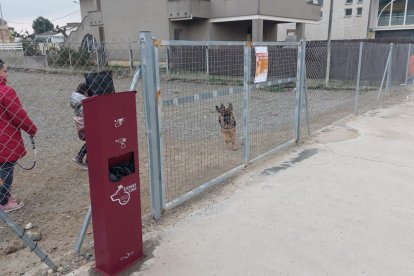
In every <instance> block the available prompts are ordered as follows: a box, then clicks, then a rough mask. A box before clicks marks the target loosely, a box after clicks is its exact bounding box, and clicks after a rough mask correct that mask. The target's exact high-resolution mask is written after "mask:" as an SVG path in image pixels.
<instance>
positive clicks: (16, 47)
mask: <svg viewBox="0 0 414 276" xmlns="http://www.w3.org/2000/svg"><path fill="white" fill-rule="evenodd" d="M0 49H13V50H21V49H23V43H0Z"/></svg>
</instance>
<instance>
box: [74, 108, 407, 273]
mask: <svg viewBox="0 0 414 276" xmlns="http://www.w3.org/2000/svg"><path fill="white" fill-rule="evenodd" d="M297 149H298V150H297V151H296V152H292V153H291V154H289V155H288V156H287V157H286V156H282V157H281V156H276V157H274V158H273V159H272V160H268V161H266V162H264V163H262V164H260V165H258V166H257V167H256V168H254V169H253V170H251V171H250V172H249V173H247V174H245V175H244V176H241V177H239V178H238V179H237V180H235V183H233V185H236V187H238V188H237V189H236V191H235V192H231V193H227V194H224V195H220V197H223V199H219V200H218V201H217V202H220V203H218V204H213V205H210V206H209V207H207V208H203V209H199V210H198V211H195V212H194V213H192V214H191V215H189V216H187V217H186V218H185V219H183V220H180V221H179V222H178V223H176V224H174V225H173V226H170V227H167V228H165V229H163V230H161V231H160V232H159V233H158V238H159V240H158V241H157V242H158V246H156V247H155V248H154V249H153V251H152V252H149V251H150V250H148V249H147V250H146V254H147V255H148V254H149V255H152V257H150V258H148V259H147V260H146V261H145V262H144V263H142V264H140V265H139V266H137V267H135V268H132V269H130V270H129V271H128V272H127V273H125V275H134V276H135V275H160V276H164V275H168V276H173V275H180V276H184V275H191V276H193V275H226V276H227V275H272V276H273V275H300V276H302V275H318V276H319V275H335V276H336V275H344V276H345V275H346V276H349V275H375V276H379V275H387V276H388V275H414V238H413V235H414V102H408V103H406V104H403V105H399V106H396V107H393V108H391V109H387V110H381V111H374V112H370V113H368V114H365V115H363V116H362V117H360V118H358V119H357V120H355V121H352V122H350V123H348V124H347V125H344V126H332V127H329V128H328V129H326V130H325V131H323V132H321V133H320V135H318V136H317V137H315V138H313V141H311V142H309V143H307V144H306V145H305V146H303V147H300V148H297ZM195 209H197V208H195ZM147 245H148V241H147ZM88 270H89V272H90V271H91V269H90V266H89V267H85V268H84V270H82V269H80V270H79V271H78V273H71V275H76V274H78V275H85V272H86V271H88ZM134 271H135V272H134ZM132 272H133V273H132ZM131 273H132V274H131Z"/></svg>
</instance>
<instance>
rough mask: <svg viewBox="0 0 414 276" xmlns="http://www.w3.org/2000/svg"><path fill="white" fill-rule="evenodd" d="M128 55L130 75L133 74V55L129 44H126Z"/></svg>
mask: <svg viewBox="0 0 414 276" xmlns="http://www.w3.org/2000/svg"><path fill="white" fill-rule="evenodd" d="M128 48H129V49H128V53H129V68H130V69H131V74H133V72H134V53H133V52H132V48H131V42H130V43H128Z"/></svg>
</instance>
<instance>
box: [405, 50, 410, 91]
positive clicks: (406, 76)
mask: <svg viewBox="0 0 414 276" xmlns="http://www.w3.org/2000/svg"><path fill="white" fill-rule="evenodd" d="M410 56H411V44H408V54H407V69H406V71H405V82H404V85H407V82H408V74H409V71H410Z"/></svg>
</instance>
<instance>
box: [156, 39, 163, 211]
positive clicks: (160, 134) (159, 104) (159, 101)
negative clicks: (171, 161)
mask: <svg viewBox="0 0 414 276" xmlns="http://www.w3.org/2000/svg"><path fill="white" fill-rule="evenodd" d="M160 44H161V42H160V41H159V40H158V41H157V42H156V43H154V57H155V80H156V91H157V114H158V126H159V127H158V133H157V135H158V139H159V145H160V174H161V175H160V179H161V183H160V184H161V185H160V189H161V210H163V209H165V176H164V172H165V171H164V156H163V154H162V153H163V150H164V138H163V128H162V97H161V82H160V81H161V80H160V59H159V51H158V47H159V46H160Z"/></svg>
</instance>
